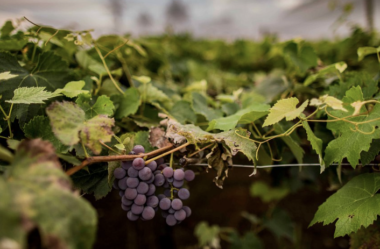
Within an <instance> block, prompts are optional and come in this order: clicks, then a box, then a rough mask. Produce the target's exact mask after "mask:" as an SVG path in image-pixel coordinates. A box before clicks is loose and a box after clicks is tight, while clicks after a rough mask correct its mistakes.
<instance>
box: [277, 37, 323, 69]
mask: <svg viewBox="0 0 380 249" xmlns="http://www.w3.org/2000/svg"><path fill="white" fill-rule="evenodd" d="M284 55H285V56H286V58H287V59H288V61H289V62H290V63H291V64H293V65H294V66H295V67H296V68H297V70H298V71H299V72H300V73H301V74H303V73H305V72H306V70H308V69H309V68H311V67H315V66H317V65H318V64H317V61H318V56H317V55H316V53H315V51H314V49H313V48H312V47H310V46H308V45H301V44H300V43H296V42H289V43H288V44H287V45H286V46H285V47H284Z"/></svg>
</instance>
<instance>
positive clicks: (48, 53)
mask: <svg viewBox="0 0 380 249" xmlns="http://www.w3.org/2000/svg"><path fill="white" fill-rule="evenodd" d="M372 40H373V37H368V35H367V34H366V33H364V32H362V31H360V30H355V31H354V33H353V35H352V36H351V37H350V38H348V39H346V40H342V41H339V42H335V43H333V42H326V41H321V42H315V43H310V42H307V41H303V40H300V39H294V40H290V41H286V42H279V41H277V39H276V38H275V37H266V38H265V39H264V40H262V41H259V42H254V41H244V40H239V41H235V42H233V43H226V42H223V41H211V40H199V39H194V38H192V37H191V36H188V35H183V36H181V35H179V36H172V35H163V36H156V37H145V38H144V37H143V38H139V39H136V40H132V39H131V38H130V37H128V36H117V35H107V36H102V37H99V38H97V39H94V38H92V36H91V32H90V31H70V30H57V29H53V28H50V27H44V26H31V28H29V29H28V30H27V31H23V30H21V28H20V27H18V26H17V25H16V26H15V25H14V24H13V23H12V22H10V21H9V22H6V24H5V25H4V26H3V27H2V28H1V30H0V96H1V98H0V111H1V113H0V115H2V118H1V119H0V144H1V146H2V147H0V160H1V165H0V166H1V167H0V170H1V172H4V176H6V175H7V174H9V172H11V171H10V170H11V169H12V168H14V167H13V166H12V165H11V164H10V163H9V161H10V160H9V158H11V157H12V153H10V152H9V150H10V151H13V150H15V149H16V147H17V144H18V143H19V142H20V141H22V140H24V139H34V138H42V139H43V140H46V141H49V142H50V143H51V144H52V145H53V146H54V148H55V151H56V154H57V156H58V157H59V158H60V160H61V163H62V164H63V165H64V166H65V167H66V166H68V167H69V166H72V165H79V164H80V163H81V161H83V160H84V159H85V158H87V157H92V156H106V155H118V154H119V155H124V154H127V153H128V152H129V151H130V149H131V147H132V146H133V145H134V144H142V145H144V147H145V148H146V149H147V151H148V152H149V151H152V150H154V149H155V148H156V147H159V145H157V144H153V145H152V144H150V143H149V131H150V129H151V128H152V127H159V126H161V124H162V121H163V117H164V116H165V117H167V118H168V119H169V120H168V121H167V122H166V123H167V125H166V138H169V139H171V141H172V142H174V143H182V142H184V141H185V140H186V141H187V142H189V143H190V144H192V145H194V146H192V147H191V148H195V150H198V149H201V148H203V147H204V146H209V147H207V148H208V150H207V153H205V158H206V159H207V162H208V165H209V167H210V168H213V169H214V170H215V171H216V172H217V173H216V174H217V175H216V177H215V180H214V181H215V183H216V185H217V186H219V187H222V185H223V181H224V180H225V179H226V177H227V176H228V169H229V167H230V166H231V165H232V164H233V158H236V157H239V156H240V158H244V159H243V160H245V159H248V161H251V162H252V164H254V165H257V164H273V162H274V161H275V158H283V162H293V161H297V162H298V163H302V162H303V161H304V155H305V150H306V151H308V150H307V149H306V148H311V149H312V150H313V151H314V152H315V153H313V155H315V158H316V160H318V159H319V162H320V165H321V172H323V171H324V170H325V167H328V166H330V165H331V164H333V163H338V164H341V163H342V162H343V161H344V160H347V161H348V162H349V163H350V164H351V165H352V166H353V167H354V168H355V167H356V166H357V165H358V164H359V162H361V163H362V164H367V163H369V162H371V161H372V160H373V159H374V158H375V156H376V155H377V154H378V153H379V151H380V146H379V129H378V126H377V125H376V120H377V118H380V112H379V111H380V110H379V108H380V107H379V104H378V103H377V102H376V100H377V99H379V96H380V94H379V88H378V87H379V86H378V79H379V78H378V77H377V76H375V75H374V73H373V72H374V68H375V67H376V68H377V67H378V61H377V58H376V56H373V55H372V54H374V53H375V54H377V53H378V49H375V48H372V47H368V46H373V42H372ZM326 43H327V44H328V46H327V45H326ZM354 45H355V46H366V47H365V48H360V49H359V50H358V54H359V59H362V58H364V56H367V55H368V58H366V60H363V62H361V63H359V61H358V58H357V55H356V51H355V53H354V54H352V53H347V55H346V54H345V53H342V51H341V48H342V47H346V49H347V50H350V51H352V50H353V49H355V47H354ZM348 48H349V49H348ZM345 56H346V57H345ZM373 57H375V58H373ZM353 69H355V70H356V71H353ZM376 70H377V69H376ZM376 72H377V71H376ZM301 127H303V129H298V128H301ZM304 149H305V150H304ZM309 151H311V150H309ZM8 166H10V167H8ZM116 167H118V165H117V163H111V162H110V163H107V162H103V163H100V164H99V165H98V166H97V167H91V166H90V167H85V168H84V169H82V170H80V171H79V172H77V173H76V174H74V175H73V176H72V177H71V181H72V182H73V184H74V186H75V187H76V188H77V189H79V190H81V191H82V192H84V193H92V194H94V195H95V197H96V198H97V199H99V198H102V197H104V196H105V195H107V194H108V193H109V191H110V190H111V185H112V181H113V176H112V171H113V170H114V169H115V168H116ZM109 172H111V174H110V173H109ZM36 184H37V183H36ZM6 185H7V182H5V185H4V186H6ZM259 190H260V188H259ZM264 190H265V189H262V188H261V191H264ZM265 191H267V190H265ZM259 193H260V191H259V192H258V194H259ZM278 194H281V193H278ZM269 197H270V196H269V195H268V198H269ZM322 216H323V214H322V215H320V214H319V215H318V219H317V220H316V221H321V220H323V219H324V217H322ZM357 216H358V217H357V219H358V220H357V224H359V225H365V226H367V225H368V222H364V221H363V220H362V219H360V214H358V215H357ZM316 217H317V216H316ZM332 218H333V217H329V221H331V219H332ZM335 218H340V217H338V216H336V217H335ZM359 227H360V226H359ZM342 231H345V232H346V233H348V232H350V231H354V229H347V227H346V228H345V230H342ZM343 234H345V233H338V234H337V235H343ZM247 240H248V239H247Z"/></svg>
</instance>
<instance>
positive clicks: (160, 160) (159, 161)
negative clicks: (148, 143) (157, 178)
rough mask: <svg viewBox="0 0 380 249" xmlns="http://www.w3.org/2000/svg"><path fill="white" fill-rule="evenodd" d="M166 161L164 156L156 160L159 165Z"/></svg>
mask: <svg viewBox="0 0 380 249" xmlns="http://www.w3.org/2000/svg"><path fill="white" fill-rule="evenodd" d="M164 162H165V160H164V158H163V157H161V158H158V159H157V160H156V163H157V165H161V164H163V163H164Z"/></svg>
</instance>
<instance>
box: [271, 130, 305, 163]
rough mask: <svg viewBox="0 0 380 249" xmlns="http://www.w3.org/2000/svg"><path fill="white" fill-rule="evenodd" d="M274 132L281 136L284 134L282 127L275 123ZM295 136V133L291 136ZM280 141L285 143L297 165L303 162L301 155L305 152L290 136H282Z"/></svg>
mask: <svg viewBox="0 0 380 249" xmlns="http://www.w3.org/2000/svg"><path fill="white" fill-rule="evenodd" d="M274 131H275V133H276V134H283V133H284V132H285V130H284V127H283V126H282V125H281V124H279V123H277V124H275V125H274ZM292 135H293V136H295V133H293V134H292ZM281 139H282V141H284V142H285V144H286V145H287V146H288V147H289V149H290V150H291V152H292V153H293V155H294V157H295V158H296V160H297V162H298V163H302V162H303V154H304V153H305V151H304V150H303V149H302V147H301V146H300V144H299V143H297V142H296V141H295V140H294V139H293V137H292V136H283V137H281Z"/></svg>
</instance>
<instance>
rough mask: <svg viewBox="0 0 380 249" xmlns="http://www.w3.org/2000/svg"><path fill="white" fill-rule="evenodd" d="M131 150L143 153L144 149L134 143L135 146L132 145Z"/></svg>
mask: <svg viewBox="0 0 380 249" xmlns="http://www.w3.org/2000/svg"><path fill="white" fill-rule="evenodd" d="M132 151H133V152H135V153H136V154H140V153H145V149H144V147H143V146H142V145H136V146H135V147H133V149H132Z"/></svg>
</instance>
